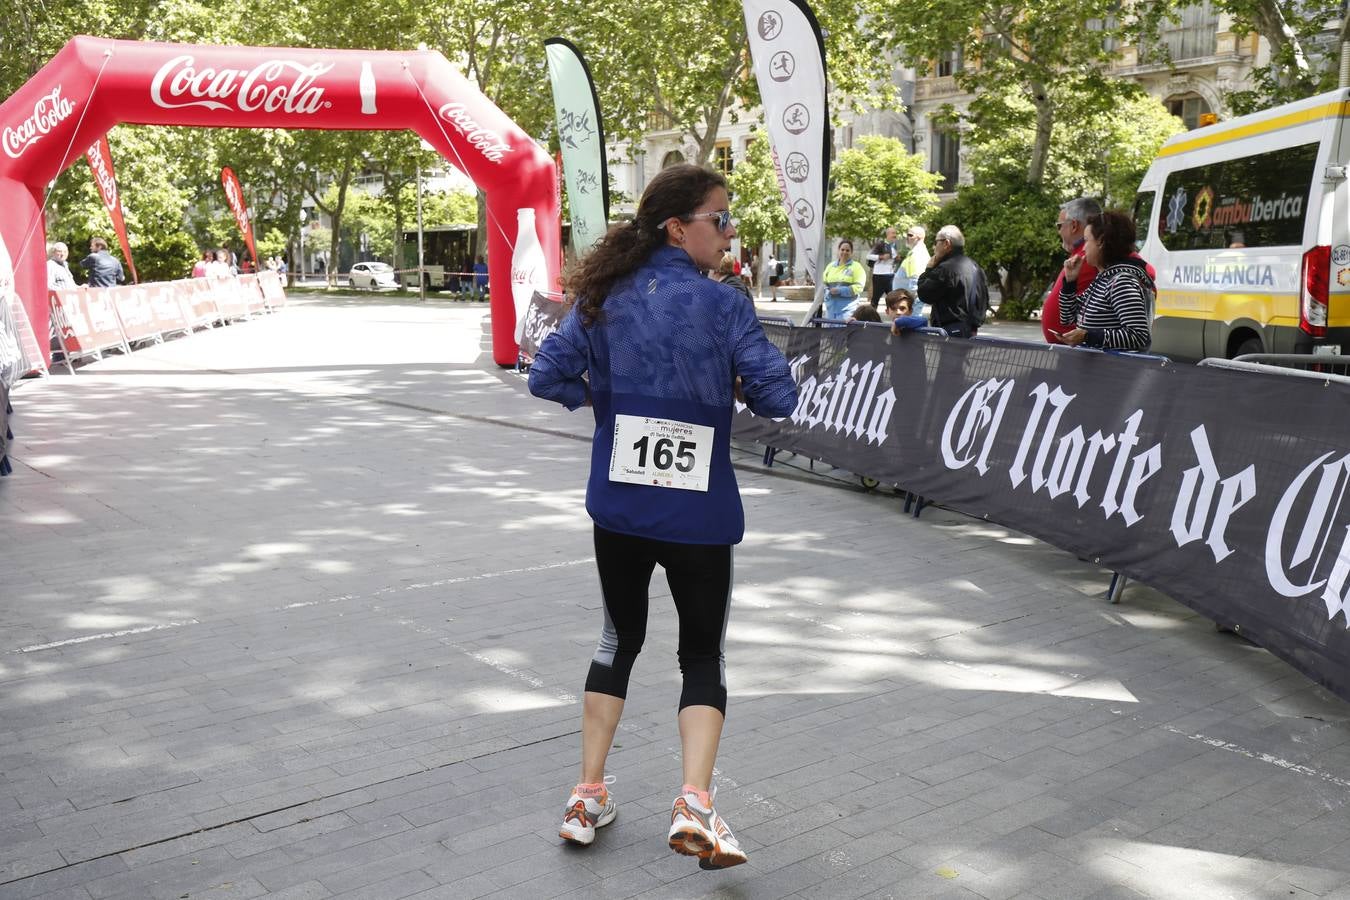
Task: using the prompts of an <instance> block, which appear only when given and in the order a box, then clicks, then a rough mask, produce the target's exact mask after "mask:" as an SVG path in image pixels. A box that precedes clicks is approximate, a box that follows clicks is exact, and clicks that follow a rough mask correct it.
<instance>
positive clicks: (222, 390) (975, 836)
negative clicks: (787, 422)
mask: <svg viewBox="0 0 1350 900" xmlns="http://www.w3.org/2000/svg"><path fill="white" fill-rule="evenodd" d="M485 314H486V309H485V307H483V306H481V305H476V306H468V305H465V304H450V303H445V302H433V303H429V304H427V305H425V306H419V305H418V304H416V303H415V302H411V301H402V300H395V299H393V298H379V297H364V298H353V299H340V298H330V299H323V300H317V299H309V300H304V301H300V302H298V303H296V304H294V305H293V306H292V307H291V308H290V309H288V310H286V311H285V312H283V313H281V314H280V315H276V316H271V317H266V318H263V319H260V320H257V321H252V322H245V323H240V324H236V325H233V326H230V327H227V328H221V329H217V330H214V331H211V332H208V333H201V334H198V335H196V336H194V337H192V338H190V339H184V340H176V341H171V342H168V343H166V344H164V345H160V346H153V347H149V348H146V349H144V350H141V351H138V352H136V353H133V354H131V355H130V356H127V357H121V358H118V357H110V358H108V359H106V360H104V361H102V362H98V363H94V364H91V365H88V366H86V367H84V368H82V369H81V370H80V371H79V373H78V374H77V375H75V376H73V377H71V376H68V375H58V376H55V377H53V378H51V379H49V380H46V381H43V382H27V383H24V384H23V385H22V387H21V388H20V389H19V390H18V391H17V392H16V395H15V406H16V413H17V414H16V418H15V428H16V430H17V432H18V444H17V448H16V454H15V464H16V465H15V473H14V475H13V477H11V478H8V479H0V524H2V525H3V529H4V530H3V534H4V536H5V537H4V548H5V550H6V552H5V553H4V557H3V558H4V569H3V574H0V626H2V627H0V635H2V636H3V638H2V640H0V722H3V728H0V898H19V897H25V898H26V897H46V898H57V897H61V898H80V900H92V898H98V900H102V898H112V897H118V898H122V897H125V898H195V900H205V898H214V900H224V898H237V900H244V898H252V897H261V896H269V897H276V898H287V900H300V898H322V897H343V898H400V897H416V898H419V900H431V898H470V897H520V898H543V897H575V898H610V897H645V898H656V897H662V898H686V897H688V898H694V897H724V898H776V897H801V898H808V897H809V898H849V897H875V898H881V897H919V898H928V897H967V898H971V897H985V898H1010V897H1039V898H1047V900H1050V898H1069V897H1096V898H1107V897H1111V898H1120V897H1136V896H1153V897H1179V898H1216V897H1269V898H1276V897H1281V898H1287V897H1310V896H1324V897H1338V898H1346V897H1350V807H1347V800H1350V743H1347V741H1348V740H1350V723H1347V714H1348V713H1350V706H1348V705H1347V704H1345V703H1343V702H1342V701H1340V700H1337V699H1335V698H1331V697H1329V696H1328V695H1326V694H1325V692H1323V691H1322V690H1321V689H1319V688H1317V687H1316V686H1314V685H1313V684H1311V683H1310V682H1309V681H1308V680H1307V679H1306V678H1304V677H1303V676H1302V675H1299V674H1298V673H1296V672H1295V671H1294V670H1293V669H1291V668H1290V667H1289V666H1287V665H1285V664H1284V663H1282V662H1279V661H1278V660H1276V659H1274V658H1272V657H1271V656H1270V655H1269V654H1267V653H1265V652H1264V651H1262V650H1260V649H1259V648H1256V647H1253V646H1251V645H1250V644H1247V643H1246V642H1244V641H1243V640H1242V639H1240V638H1238V637H1235V636H1233V635H1231V634H1225V633H1219V632H1217V631H1216V630H1215V629H1214V627H1213V626H1212V625H1211V624H1210V623H1209V622H1207V621H1205V620H1203V619H1201V618H1200V617H1198V616H1196V615H1194V614H1193V613H1191V612H1190V611H1189V610H1188V609H1186V608H1184V607H1182V606H1180V605H1178V604H1176V603H1173V602H1172V601H1170V600H1169V599H1167V598H1165V597H1163V596H1161V595H1159V594H1156V593H1153V592H1151V591H1148V590H1146V589H1143V588H1138V587H1131V588H1129V589H1128V590H1127V591H1126V592H1125V595H1124V602H1123V603H1122V604H1121V605H1119V606H1111V605H1108V604H1107V603H1106V602H1105V601H1104V594H1105V589H1106V586H1107V580H1108V576H1107V574H1106V573H1104V572H1102V571H1100V570H1098V569H1096V568H1094V567H1092V566H1090V565H1088V564H1086V563H1083V562H1080V561H1078V560H1076V559H1074V558H1073V557H1072V556H1070V555H1068V554H1065V553H1062V552H1060V551H1058V550H1056V549H1054V548H1052V547H1048V546H1046V545H1044V544H1041V543H1040V542H1038V541H1035V540H1032V539H1030V538H1027V537H1025V536H1023V535H1020V534H1017V533H1014V532H1010V531H1008V530H1005V529H1002V528H999V527H996V526H991V525H989V524H987V523H982V522H979V521H975V520H971V519H967V518H965V517H963V516H961V515H959V514H957V513H955V512H951V511H948V510H944V509H940V508H938V509H929V510H927V511H925V512H924V514H923V516H922V517H921V518H919V519H913V518H910V517H907V516H904V515H902V513H901V508H900V503H899V501H898V500H897V499H896V498H895V497H893V496H890V495H887V494H885V493H870V494H869V493H864V492H862V491H861V490H860V489H858V487H857V485H856V484H855V483H852V482H851V481H850V479H849V478H848V477H846V476H842V475H840V474H839V473H833V475H831V473H829V472H828V471H827V472H824V473H823V474H822V473H816V474H812V473H811V472H810V471H809V470H808V466H807V465H806V464H805V463H804V462H801V461H797V460H794V459H792V458H789V459H787V460H786V465H780V466H775V467H774V469H773V470H769V471H765V470H764V469H763V468H762V466H761V465H760V462H759V459H758V454H757V453H756V452H755V450H754V448H752V447H746V448H742V449H740V450H738V451H737V459H738V464H739V467H740V472H739V477H740V478H741V483H742V489H743V493H744V496H745V502H746V507H747V518H748V521H749V531H748V534H747V537H746V541H745V543H744V544H743V545H741V547H739V548H738V552H737V564H738V572H737V590H736V598H735V604H734V612H733V617H732V623H731V629H730V634H729V638H728V669H729V680H730V688H731V701H730V718H729V719H728V723H727V731H726V736H725V740H724V743H723V748H722V753H721V756H720V759H719V766H720V771H719V776H718V779H717V784H718V787H719V790H720V792H719V793H718V795H717V802H718V807H719V809H720V810H721V811H722V812H723V814H724V815H725V816H726V817H727V819H728V821H729V822H730V823H731V825H732V827H733V828H735V829H736V831H737V833H738V835H739V837H740V838H741V839H742V841H743V843H744V844H745V846H746V848H747V849H748V851H749V854H750V863H749V864H748V865H745V866H742V867H739V868H737V869H732V870H728V871H725V872H720V873H705V872H701V871H699V870H698V869H697V867H696V866H695V865H694V863H693V862H692V861H691V860H689V859H687V858H684V857H678V856H675V855H674V854H672V853H671V852H670V851H669V850H668V849H667V848H666V846H665V840H664V835H665V827H666V824H667V822H668V818H667V815H668V809H669V803H670V800H671V798H672V796H673V794H674V791H675V790H676V789H677V788H678V786H679V761H678V738H677V735H676V731H675V722H674V713H675V705H676V701H677V698H678V694H679V677H678V671H677V669H676V665H675V660H674V631H675V629H674V616H673V614H672V613H673V611H672V610H671V609H670V608H669V604H668V602H663V601H664V600H665V598H666V597H668V594H667V592H666V587H665V584H664V581H663V580H662V579H660V578H658V579H656V580H655V581H654V584H653V594H654V598H655V599H654V614H653V617H652V623H651V631H650V634H649V638H648V641H647V649H646V652H645V653H644V654H643V656H642V658H641V659H640V660H639V662H638V665H637V668H636V670H635V673H634V680H633V690H632V692H631V695H630V699H629V703H628V715H627V718H626V719H625V721H624V724H623V726H622V728H621V731H620V733H619V737H618V740H617V745H616V748H615V750H614V753H613V755H612V758H611V763H612V768H611V772H612V774H613V775H615V776H616V778H617V782H616V784H615V785H614V787H613V791H614V795H615V796H616V798H617V799H618V802H619V816H618V819H617V820H616V821H615V823H614V824H613V825H612V826H610V827H609V828H607V829H605V830H603V831H602V832H601V834H600V837H599V839H598V840H597V841H596V844H595V845H594V846H593V847H591V848H589V849H586V850H576V849H573V848H570V847H567V846H563V845H562V844H561V842H560V841H559V840H558V838H557V835H556V827H557V823H558V821H559V817H560V814H561V810H562V804H563V801H564V799H565V797H566V792H567V790H568V788H570V786H571V785H572V783H573V781H574V780H575V778H576V768H577V760H578V712H579V709H578V694H579V692H580V689H581V683H582V679H583V677H584V672H585V667H586V664H587V660H588V659H589V656H590V653H591V650H592V648H593V646H594V642H595V639H596V637H597V634H598V631H599V624H600V612H599V600H598V593H597V583H596V578H595V574H594V569H593V565H592V561H591V552H592V551H591V546H590V523H589V520H588V518H587V517H586V514H585V510H584V508H583V492H584V480H585V473H586V464H585V461H586V458H587V453H588V449H589V448H588V446H587V444H588V433H589V424H590V421H589V417H588V416H587V415H585V414H575V415H573V414H568V413H567V412H566V411H564V410H562V409H561V408H557V407H552V406H549V405H546V404H543V403H540V402H536V401H534V400H533V399H532V398H530V397H529V396H528V394H527V392H526V390H525V386H524V384H523V381H522V380H521V378H520V377H519V376H517V375H516V374H514V373H512V372H510V371H504V370H501V369H499V368H497V367H496V366H494V365H493V364H492V363H491V360H490V356H489V355H487V354H485V353H484V352H483V340H484V334H485ZM817 468H818V469H828V467H823V466H818V467H817Z"/></svg>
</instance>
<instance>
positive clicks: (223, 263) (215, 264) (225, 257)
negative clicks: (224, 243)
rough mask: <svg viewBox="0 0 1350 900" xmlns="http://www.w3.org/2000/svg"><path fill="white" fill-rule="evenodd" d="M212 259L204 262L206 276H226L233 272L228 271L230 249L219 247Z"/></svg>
mask: <svg viewBox="0 0 1350 900" xmlns="http://www.w3.org/2000/svg"><path fill="white" fill-rule="evenodd" d="M212 255H213V256H214V259H212V260H211V261H210V262H209V263H207V264H206V277H207V278H228V277H230V275H232V274H233V273H232V272H231V271H230V251H228V250H226V249H225V248H224V247H221V248H220V249H219V250H217V251H216V252H215V253H214V254H212Z"/></svg>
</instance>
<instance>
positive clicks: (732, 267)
mask: <svg viewBox="0 0 1350 900" xmlns="http://www.w3.org/2000/svg"><path fill="white" fill-rule="evenodd" d="M711 277H712V279H713V281H720V282H721V283H722V284H726V285H730V286H731V287H734V288H735V289H736V290H738V291H740V292H741V293H742V294H744V295H745V299H747V300H749V301H750V303H751V305H752V306H753V305H754V302H755V298H754V297H753V296H751V294H750V286H749V285H748V284H746V283H745V279H744V278H743V277H742V276H740V275H738V274H736V257H734V256H732V255H731V254H730V253H724V254H722V261H721V262H720V263H719V264H718V266H717V271H715V272H713V273H712V274H711Z"/></svg>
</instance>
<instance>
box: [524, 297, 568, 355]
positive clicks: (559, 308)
mask: <svg viewBox="0 0 1350 900" xmlns="http://www.w3.org/2000/svg"><path fill="white" fill-rule="evenodd" d="M566 311H567V308H566V305H565V304H564V303H563V302H562V301H561V300H552V299H550V298H548V297H545V296H544V295H543V294H541V293H539V292H538V291H535V292H534V295H533V296H531V297H530V306H529V309H527V310H526V311H525V328H524V330H523V331H522V333H521V336H520V355H521V356H523V357H525V358H526V359H534V355H535V354H536V353H538V352H539V345H540V344H542V343H544V338H546V337H548V336H549V335H550V334H552V333H553V332H555V331H557V330H558V326H559V325H561V324H562V320H563V314H564V313H565V312H566Z"/></svg>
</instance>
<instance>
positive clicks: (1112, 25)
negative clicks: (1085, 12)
mask: <svg viewBox="0 0 1350 900" xmlns="http://www.w3.org/2000/svg"><path fill="white" fill-rule="evenodd" d="M1119 27H1120V25H1119V21H1118V20H1117V19H1116V17H1115V16H1107V17H1106V18H1105V19H1088V21H1087V29H1088V31H1105V32H1107V35H1106V38H1105V39H1104V40H1103V41H1102V49H1103V50H1105V51H1106V52H1108V53H1114V52H1115V51H1116V50H1118V49H1120V40H1119V39H1118V38H1117V37H1116V29H1118V28H1119Z"/></svg>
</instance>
